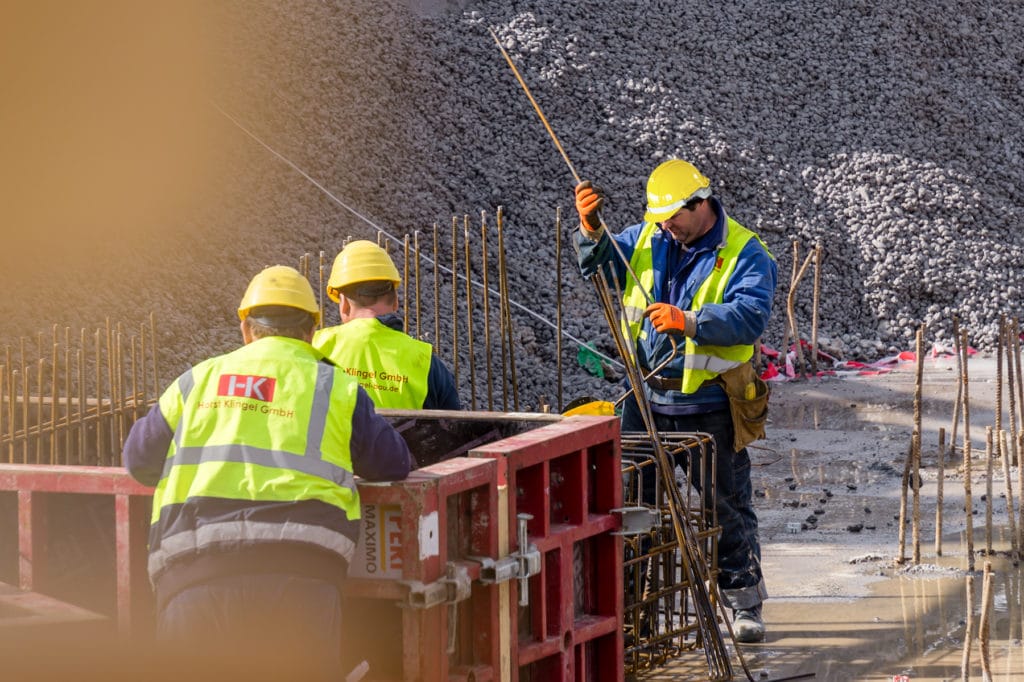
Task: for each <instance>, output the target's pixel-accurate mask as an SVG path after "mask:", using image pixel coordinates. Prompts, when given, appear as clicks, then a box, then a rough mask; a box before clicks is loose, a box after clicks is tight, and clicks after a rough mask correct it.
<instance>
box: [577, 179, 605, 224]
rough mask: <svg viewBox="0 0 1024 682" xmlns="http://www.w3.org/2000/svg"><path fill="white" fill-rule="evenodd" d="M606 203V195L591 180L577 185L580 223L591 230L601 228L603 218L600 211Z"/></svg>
mask: <svg viewBox="0 0 1024 682" xmlns="http://www.w3.org/2000/svg"><path fill="white" fill-rule="evenodd" d="M603 204H604V196H603V194H602V192H601V190H599V189H598V188H596V187H594V185H593V184H591V182H590V180H584V181H583V182H581V183H580V184H578V185H576V212H577V213H579V214H580V224H581V225H583V227H584V228H585V229H586V230H588V231H590V232H597V231H598V230H600V229H601V218H600V216H598V211H600V210H601V206H602V205H603Z"/></svg>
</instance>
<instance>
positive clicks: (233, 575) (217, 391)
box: [123, 266, 412, 679]
mask: <svg viewBox="0 0 1024 682" xmlns="http://www.w3.org/2000/svg"><path fill="white" fill-rule="evenodd" d="M238 317H239V319H240V321H241V331H242V339H243V341H244V345H243V346H242V347H241V348H238V349H237V350H234V351H232V352H230V353H227V354H225V355H220V356H217V357H214V358H210V359H208V360H205V361H203V362H200V363H198V364H197V365H195V366H194V367H192V368H191V369H189V370H187V371H186V372H185V373H183V374H182V375H181V376H180V377H178V379H177V380H175V381H174V382H173V383H172V384H171V385H170V386H169V387H168V388H167V389H166V390H165V391H164V393H163V394H162V395H161V396H160V399H159V401H158V402H157V404H156V405H154V406H153V408H152V409H151V410H150V411H149V413H148V414H147V415H146V416H145V417H143V418H142V419H140V420H138V421H136V422H135V424H133V425H132V428H131V431H130V432H129V434H128V437H127V439H126V440H125V444H124V451H123V460H124V463H125V467H126V468H127V469H128V471H129V472H130V473H131V475H132V476H133V477H135V478H136V479H137V480H139V481H140V482H142V483H144V484H146V485H150V486H155V487H156V490H155V492H154V494H153V512H152V517H151V525H150V531H149V575H150V579H151V581H152V584H153V586H154V587H155V591H156V603H157V627H156V634H157V637H158V639H159V640H160V642H161V643H162V645H163V646H166V647H167V648H168V650H169V653H171V654H172V655H173V656H174V657H175V660H176V661H178V662H181V658H180V657H181V656H195V657H196V659H195V660H196V662H199V661H202V660H218V661H220V662H222V663H225V664H227V662H235V659H234V658H233V657H237V658H238V660H237V663H238V664H239V666H240V667H243V668H244V667H245V666H248V665H250V664H251V663H252V661H253V660H254V659H253V658H252V657H251V655H250V653H251V652H249V651H248V649H249V648H250V646H241V647H240V646H239V645H241V644H248V645H251V644H252V643H253V642H257V643H260V644H261V645H262V644H263V643H267V644H270V643H272V645H273V651H272V652H269V651H268V652H266V653H267V660H268V661H271V660H272V661H273V662H274V663H275V664H283V663H282V662H285V663H286V664H287V670H288V673H289V676H291V675H294V676H295V677H296V678H303V679H335V678H338V677H339V675H342V674H343V671H342V670H341V669H340V666H341V661H340V649H339V646H338V642H340V641H341V609H342V606H341V605H342V601H341V583H342V581H343V580H344V576H345V573H346V570H347V566H348V562H349V561H350V560H351V559H352V558H353V555H354V552H355V547H356V542H357V540H358V534H359V517H360V501H359V491H358V489H357V488H356V484H355V479H354V475H358V476H360V477H362V478H364V479H369V480H395V479H401V478H404V477H405V476H406V475H407V474H408V472H409V470H410V467H411V465H412V460H411V456H410V454H409V449H408V446H407V445H406V443H405V441H404V440H403V439H402V437H401V436H400V435H399V434H398V432H397V431H396V430H395V429H394V428H393V427H392V426H391V424H389V423H388V422H387V421H386V420H385V419H384V418H383V417H381V416H380V415H378V414H376V411H375V408H374V405H373V402H372V401H371V400H370V398H369V396H368V395H367V394H366V392H365V391H364V390H363V389H362V388H360V387H359V384H358V383H357V382H356V380H355V379H353V378H351V377H349V376H348V375H347V374H346V373H345V372H343V371H341V370H340V369H339V368H337V367H335V366H334V365H332V364H331V363H329V362H327V361H326V360H325V358H324V356H323V355H322V354H321V353H319V352H318V351H317V350H316V349H314V348H313V347H312V346H311V345H310V343H309V342H310V340H311V339H312V337H313V330H314V329H315V325H316V322H317V319H318V317H319V311H318V306H317V301H316V297H315V295H314V294H313V289H312V287H311V286H310V285H309V282H308V281H307V280H306V279H305V278H304V277H303V276H302V275H301V274H300V273H299V272H298V271H297V270H295V269H294V268H290V267H285V266H274V267H270V268H267V269H265V270H263V271H262V272H260V273H259V274H257V275H256V276H255V277H253V279H252V281H251V282H250V283H249V286H248V288H247V289H246V291H245V294H244V295H243V296H242V301H241V303H240V304H239V306H238ZM268 632H273V633H274V636H273V638H271V639H268V638H267V633H268ZM207 656H209V657H210V658H205V657H207ZM261 660H262V659H261ZM232 669H234V668H232ZM245 669H247V670H249V671H250V672H253V673H257V672H259V673H262V672H263V671H262V670H259V671H258V670H254V669H249V668H245Z"/></svg>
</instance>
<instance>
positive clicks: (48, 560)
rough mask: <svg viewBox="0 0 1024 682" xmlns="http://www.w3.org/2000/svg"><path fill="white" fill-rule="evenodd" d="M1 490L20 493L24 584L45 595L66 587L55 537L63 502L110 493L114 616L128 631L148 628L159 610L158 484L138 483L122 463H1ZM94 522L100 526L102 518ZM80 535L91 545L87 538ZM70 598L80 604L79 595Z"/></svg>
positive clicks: (21, 575)
mask: <svg viewBox="0 0 1024 682" xmlns="http://www.w3.org/2000/svg"><path fill="white" fill-rule="evenodd" d="M0 492H10V493H13V494H16V495H17V500H18V501H17V508H18V512H17V515H18V566H17V573H18V587H20V588H21V589H22V590H26V591H33V592H39V593H42V594H51V593H53V592H59V591H60V590H59V585H58V583H59V582H60V576H58V575H57V571H56V570H55V569H54V568H53V567H54V565H55V564H56V562H55V561H54V556H53V555H54V553H55V550H56V548H57V547H61V546H62V545H60V544H59V543H55V542H54V541H53V539H52V538H51V537H50V531H51V526H54V525H55V522H56V513H57V512H58V509H65V508H67V505H65V504H63V503H65V502H67V501H68V499H69V498H74V497H76V496H81V497H78V499H83V500H84V499H86V498H88V499H89V500H99V501H101V502H105V501H106V500H107V498H109V501H110V503H111V506H112V511H111V513H110V515H109V520H110V523H111V524H113V527H112V528H110V529H106V530H109V531H110V533H109V534H110V537H111V538H112V542H111V547H110V548H109V549H110V553H111V556H110V557H109V560H110V561H109V565H110V566H111V571H112V573H113V575H112V576H111V577H110V579H109V580H108V581H107V582H108V583H109V584H111V585H112V588H113V590H114V594H115V596H114V602H115V604H114V605H113V607H112V608H111V609H110V614H109V615H111V616H112V617H113V618H114V619H116V621H117V625H118V630H120V631H121V632H122V633H123V634H127V633H129V632H135V631H145V630H146V627H147V625H148V624H149V623H151V622H152V613H153V611H152V610H153V598H152V592H151V591H150V588H149V579H148V577H147V574H146V534H147V530H148V528H149V514H150V508H151V504H152V493H153V489H152V488H149V487H147V486H144V485H142V484H140V483H138V482H137V481H135V480H134V479H132V478H131V476H129V475H128V473H127V472H126V471H125V470H124V469H122V468H120V467H98V466H62V465H41V464H35V465H33V464H0ZM71 513H74V508H73V507H71ZM90 521H92V522H93V524H94V525H95V524H98V523H101V522H100V521H97V520H95V519H90ZM80 527H82V528H88V527H89V526H88V524H81V525H80ZM76 539H77V540H82V541H83V543H84V544H88V542H87V540H85V539H83V538H76ZM90 549H95V548H90ZM90 549H87V550H80V551H90ZM104 549H105V548H100V549H99V550H98V551H103V550H104ZM63 551H64V552H65V553H67V551H68V550H67V549H66V548H65V549H64V550H63ZM58 596H61V597H63V595H58ZM68 601H71V602H72V603H75V599H74V597H70V598H68ZM89 606H90V607H93V606H94V605H93V604H90V605H89ZM104 610H105V609H104Z"/></svg>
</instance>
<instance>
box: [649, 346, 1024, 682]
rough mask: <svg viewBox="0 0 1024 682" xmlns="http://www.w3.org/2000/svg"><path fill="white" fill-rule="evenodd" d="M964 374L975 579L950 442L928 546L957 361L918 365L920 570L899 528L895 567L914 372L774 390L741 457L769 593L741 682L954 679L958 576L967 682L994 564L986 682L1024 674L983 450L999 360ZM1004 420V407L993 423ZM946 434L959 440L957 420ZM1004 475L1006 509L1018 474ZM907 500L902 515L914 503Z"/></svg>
mask: <svg viewBox="0 0 1024 682" xmlns="http://www.w3.org/2000/svg"><path fill="white" fill-rule="evenodd" d="M968 369H969V375H970V383H969V385H968V398H969V401H970V402H969V408H970V413H971V427H970V428H971V443H972V451H973V458H972V462H971V464H972V477H971V482H972V486H971V487H972V509H973V514H972V515H971V516H970V520H971V522H972V536H973V548H974V557H975V560H974V567H973V568H974V570H973V572H970V571H968V568H969V566H968V557H969V553H968V550H967V525H968V523H967V522H968V516H967V514H966V513H965V512H964V500H965V496H964V484H963V476H962V472H961V470H960V468H958V467H959V465H962V448H958V450H957V453H956V455H955V459H956V461H955V462H953V463H950V462H949V460H950V459H953V457H952V456H951V455H950V454H949V453H948V446H947V452H946V454H945V456H944V459H945V460H947V462H946V466H945V467H944V469H943V476H942V483H943V486H942V487H943V504H942V506H941V508H942V528H943V534H942V540H941V547H937V544H936V540H935V528H936V522H937V519H936V509H937V504H936V499H937V490H938V480H939V468H938V461H939V448H938V442H939V436H938V432H939V429H940V428H943V429H945V430H946V432H947V433H946V441H947V442H948V441H949V440H950V433H951V427H952V415H953V409H954V402H955V398H956V386H957V384H956V371H955V363H954V361H953V360H944V359H938V360H926V362H925V368H924V379H923V382H922V386H923V397H922V404H921V411H922V418H921V421H922V470H921V479H922V489H921V493H920V498H919V524H918V528H919V530H918V534H917V543H918V547H919V556H920V562H919V563H917V564H915V562H914V561H913V557H914V545H915V543H914V532H913V523H911V522H910V521H909V520H908V523H907V526H906V535H905V545H904V553H903V556H905V557H906V559H907V560H906V561H905V562H903V563H902V564H900V563H898V562H897V561H896V559H897V558H898V556H899V525H900V524H899V511H900V488H901V476H902V471H903V463H904V458H905V457H906V452H907V448H908V445H909V443H910V440H911V432H912V427H913V423H914V409H913V408H914V392H915V369H914V365H913V364H912V363H907V364H905V365H902V366H900V367H899V368H898V369H897V370H895V371H894V372H892V373H890V374H888V375H885V376H877V377H851V378H844V379H834V378H829V379H820V380H819V379H815V380H810V381H804V382H793V383H788V384H777V385H775V386H774V387H773V397H772V403H771V408H770V410H771V423H770V425H769V433H768V438H767V439H766V440H764V441H761V442H759V443H758V444H757V445H756V447H755V448H753V449H752V450H751V459H752V461H753V465H754V470H753V474H752V478H753V482H754V488H755V494H756V495H757V498H756V500H755V503H756V508H757V511H758V516H759V522H760V529H761V543H762V563H763V567H764V571H765V575H766V580H767V582H768V587H769V591H770V593H771V599H770V600H769V601H767V602H766V604H765V608H764V616H765V621H766V625H767V628H768V637H767V641H766V642H765V643H763V644H757V645H742V646H741V652H742V654H743V656H744V659H745V661H746V664H747V667H748V668H749V670H750V671H751V676H752V679H754V680H759V681H760V680H765V681H769V680H781V679H785V678H787V677H790V676H793V675H800V674H810V673H813V674H814V676H813V677H811V678H807V679H816V680H828V681H833V680H836V681H855V680H885V681H887V682H888V681H890V680H893V678H894V675H906V676H907V677H908V679H910V680H936V681H938V680H959V679H961V665H962V661H963V657H964V652H963V649H964V636H965V629H966V625H965V623H966V620H967V603H966V602H967V598H966V583H967V575H969V574H970V575H973V576H974V578H973V581H974V585H973V604H972V609H971V610H972V612H973V614H974V615H973V622H974V630H973V632H974V633H975V641H974V642H973V643H972V646H971V648H970V660H969V665H968V669H969V676H970V678H971V679H976V680H981V679H983V678H982V663H981V661H982V659H981V654H980V645H979V643H978V642H977V631H978V626H979V621H980V616H979V614H980V612H981V606H982V599H981V592H982V582H983V580H982V570H983V567H984V564H985V562H986V561H991V563H992V569H993V579H992V587H993V594H994V598H993V608H992V615H991V618H990V620H989V624H990V636H989V642H990V646H989V658H990V671H991V675H992V678H991V679H994V680H1024V647H1022V646H1021V636H1022V634H1021V633H1022V625H1021V623H1022V613H1024V598H1022V593H1024V577H1022V571H1021V569H1020V567H1019V566H1016V565H1014V562H1013V561H1012V560H1011V558H1010V551H1009V550H1010V534H1009V532H1008V520H1007V515H1006V498H1005V487H1006V486H1005V477H1004V476H1003V473H1002V468H1001V464H1000V463H999V461H998V460H996V461H995V462H994V465H995V466H994V467H993V472H992V476H991V484H992V489H991V493H989V491H988V488H987V486H988V481H989V479H988V476H987V471H986V464H987V463H986V459H985V456H984V455H985V426H986V425H991V424H993V422H994V397H995V387H996V384H995V381H994V377H995V361H994V360H993V359H991V358H989V359H986V358H981V357H977V356H976V357H975V358H972V359H971V361H970V362H969V363H968ZM1003 401H1004V403H1006V402H1007V398H1006V396H1005V393H1004V398H1003ZM1007 410H1008V405H1004V416H1003V426H1004V428H1008V425H1009V420H1008V414H1007ZM957 438H958V441H959V442H961V443H962V439H963V424H962V421H961V423H960V425H959V426H958V436H957ZM1011 481H1012V482H1013V493H1012V494H1013V496H1014V500H1016V499H1017V490H1018V488H1017V486H1018V481H1017V473H1016V468H1013V469H1012V471H1011ZM911 500H912V498H911ZM989 500H991V505H992V510H991V516H992V521H991V523H990V524H987V523H986V518H987V515H988V514H989V511H988V504H989ZM908 506H909V509H910V510H911V512H912V509H913V504H912V501H911V502H910V503H908ZM988 529H991V530H988ZM989 545H991V548H992V554H991V555H989V554H987V553H986V550H987V548H988V546H989ZM938 549H941V555H940V554H939V553H938V551H937V550H938ZM701 657H702V654H701V653H700V652H699V651H697V652H694V653H690V654H687V655H684V656H683V657H681V658H680V659H678V660H676V661H675V662H673V663H672V664H670V665H668V666H665V667H664V668H661V669H658V670H654V671H651V672H649V673H647V674H645V675H643V676H642V679H650V680H663V679H693V680H700V679H706V672H705V670H706V669H705V668H703V667H702V666H701ZM733 664H734V668H735V670H736V678H735V679H737V680H742V679H745V677H746V675H745V673H744V670H743V668H742V667H741V666H740V664H739V661H738V659H737V658H736V657H735V656H734V658H733Z"/></svg>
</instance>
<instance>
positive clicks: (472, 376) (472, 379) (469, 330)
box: [462, 215, 476, 410]
mask: <svg viewBox="0 0 1024 682" xmlns="http://www.w3.org/2000/svg"><path fill="white" fill-rule="evenodd" d="M462 231H463V235H464V236H463V246H465V257H466V342H467V343H466V347H467V348H468V349H469V404H470V409H471V410H475V409H476V345H475V344H474V343H473V262H472V261H471V260H470V257H469V255H470V249H469V216H468V215H464V216H463V217H462Z"/></svg>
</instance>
